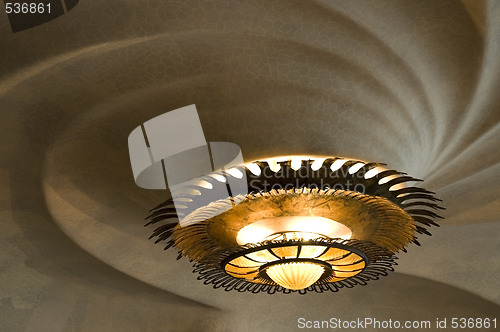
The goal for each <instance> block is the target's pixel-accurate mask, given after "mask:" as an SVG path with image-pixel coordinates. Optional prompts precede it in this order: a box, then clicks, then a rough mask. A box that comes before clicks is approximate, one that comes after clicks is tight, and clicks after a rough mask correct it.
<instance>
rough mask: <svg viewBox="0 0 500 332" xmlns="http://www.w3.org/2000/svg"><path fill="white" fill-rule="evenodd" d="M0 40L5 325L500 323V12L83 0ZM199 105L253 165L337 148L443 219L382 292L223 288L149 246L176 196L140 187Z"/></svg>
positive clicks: (233, 327)
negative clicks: (169, 134) (143, 156)
mask: <svg viewBox="0 0 500 332" xmlns="http://www.w3.org/2000/svg"><path fill="white" fill-rule="evenodd" d="M0 36H1V38H0V45H1V46H0V49H1V50H2V51H1V52H0V70H1V73H2V76H1V80H0V110H1V112H0V119H1V122H0V123H1V124H0V125H1V127H2V130H1V131H0V135H1V142H2V144H1V146H0V149H1V157H0V158H1V164H0V167H1V168H0V183H1V186H0V193H1V199H0V202H1V204H2V205H1V207H2V209H1V214H2V230H3V231H2V233H1V234H0V237H1V238H2V241H1V242H0V252H1V253H2V255H1V265H0V266H1V268H0V296H1V307H0V313H1V316H2V317H4V318H2V322H1V323H0V329H1V330H7V331H8V330H16V331H19V330H37V331H40V330H47V331H48V330H50V331H55V330H82V331H84V330H85V331H86V330H93V331H98V330H110V329H121V330H134V331H136V330H158V329H166V330H169V329H172V330H193V329H195V328H196V327H199V326H204V328H205V329H206V330H214V331H215V330H222V331H226V330H228V331H229V330H230V331H237V330H241V331H246V330H248V329H250V328H255V329H257V330H281V329H283V330H290V329H294V328H296V326H297V325H296V322H297V318H298V317H306V318H307V319H329V318H330V317H339V318H342V319H350V318H357V317H376V318H378V319H384V318H391V319H393V320H394V319H400V320H403V319H430V320H434V319H435V318H436V317H452V316H455V317H456V316H459V317H479V316H481V317H483V316H488V315H489V316H495V315H497V317H498V313H499V312H500V310H499V309H500V306H499V305H500V281H499V278H498V275H499V274H500V256H499V254H498V253H499V249H500V241H499V237H500V222H499V221H500V220H499V219H498V215H499V213H498V212H499V211H500V207H499V203H500V198H499V195H498V192H499V191H500V176H499V175H500V164H499V161H500V152H499V151H500V144H499V142H500V124H499V120H500V111H499V109H500V93H499V91H500V89H499V88H500V87H499V83H500V82H499V81H500V42H499V41H500V4H499V3H498V2H495V1H310V2H309V1H307V2H306V1H227V0H225V1H205V2H204V1H201V2H196V4H193V3H191V2H186V1H159V0H148V1H117V0H107V1H81V2H80V4H79V5H78V6H77V7H76V8H75V9H73V10H72V11H71V12H69V13H68V14H66V15H64V16H62V17H60V18H58V19H56V20H54V21H51V22H49V23H47V24H44V25H41V26H38V27H36V28H33V29H29V30H26V31H22V32H19V33H16V34H13V33H12V32H11V31H10V28H9V26H8V21H7V18H6V17H5V16H2V15H0ZM189 104H196V105H197V107H198V111H199V114H200V119H201V122H202V125H203V128H204V131H205V136H206V138H207V141H229V142H235V143H237V144H238V145H239V146H240V147H241V148H242V152H243V155H244V157H245V159H246V160H254V159H258V158H263V157H269V156H273V155H284V154H299V155H304V154H314V155H338V156H345V157H350V158H356V159H362V160H369V161H380V162H385V163H387V164H388V166H389V167H390V168H393V169H398V170H402V171H405V172H407V173H408V174H411V175H412V176H416V177H419V178H422V179H425V182H424V187H425V188H427V189H430V190H433V191H436V192H437V194H438V196H439V197H441V198H442V199H443V200H444V203H443V204H444V205H445V206H446V207H447V211H446V212H445V213H444V216H445V217H446V219H445V221H444V222H443V226H442V227H441V228H439V229H433V233H434V236H433V237H432V238H428V239H423V241H422V242H423V246H422V247H421V248H416V247H411V248H410V250H409V253H408V254H406V255H402V256H401V258H400V260H399V266H398V267H397V272H395V273H392V275H390V276H389V277H386V278H384V279H383V280H380V281H376V282H373V283H371V284H370V285H368V286H366V287H360V288H356V289H352V290H344V291H341V292H339V293H332V294H326V295H325V294H310V295H307V296H299V295H288V296H287V295H274V296H268V295H263V296H260V295H253V294H239V293H236V294H234V293H225V292H223V291H221V290H214V289H212V288H211V287H208V286H205V285H203V284H202V283H200V282H198V281H197V280H196V277H195V275H193V274H192V273H191V265H190V264H189V263H188V262H186V261H175V259H174V257H175V255H176V254H175V253H173V252H164V251H163V250H162V248H161V247H160V246H155V245H153V243H152V242H151V241H148V240H147V238H148V236H149V232H150V229H144V228H143V227H142V224H143V219H144V217H145V213H146V212H147V210H149V209H150V208H151V207H153V206H154V205H155V204H157V203H159V202H160V201H162V200H164V199H165V198H166V197H167V196H168V193H167V192H164V191H148V190H144V189H140V188H138V187H137V186H135V184H134V181H133V178H132V174H131V170H130V166H129V159H128V151H127V145H126V142H127V136H128V134H129V133H130V131H131V130H132V129H133V128H135V127H136V126H137V125H139V124H140V123H143V122H144V121H146V120H148V119H150V118H152V117H154V116H156V115H159V114H162V113H164V112H166V111H169V110H172V109H175V108H178V107H182V106H185V105H189ZM285 306H286V310H284V309H283V308H284V307H285ZM401 308H406V309H405V310H404V311H402V310H401Z"/></svg>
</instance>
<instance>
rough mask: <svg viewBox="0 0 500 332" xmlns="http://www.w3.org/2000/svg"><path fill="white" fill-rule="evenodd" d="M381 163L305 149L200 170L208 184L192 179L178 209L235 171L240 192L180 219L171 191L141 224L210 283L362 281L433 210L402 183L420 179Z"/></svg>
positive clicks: (384, 265) (331, 284)
mask: <svg viewBox="0 0 500 332" xmlns="http://www.w3.org/2000/svg"><path fill="white" fill-rule="evenodd" d="M297 159H298V160H299V162H298V163H297V161H296V160H297ZM318 165H319V167H318ZM383 166H384V165H383V164H379V163H365V162H362V161H359V160H346V159H341V158H312V157H299V158H297V157H289V158H276V159H269V160H266V161H257V162H253V163H250V164H245V165H240V166H237V167H233V168H231V169H230V170H227V171H218V172H214V173H212V174H208V175H207V176H205V177H203V181H204V182H207V183H209V184H211V186H207V185H201V184H200V185H192V187H191V189H193V192H192V193H186V194H183V195H182V197H183V198H185V202H184V204H185V208H186V209H188V207H189V205H192V206H194V207H197V206H199V205H200V204H199V202H203V201H204V199H203V197H204V196H205V195H210V191H211V190H213V189H212V188H213V187H214V186H215V185H216V184H217V182H230V181H231V180H232V179H234V178H235V177H238V176H239V175H241V174H244V175H246V178H247V183H248V194H246V195H237V196H234V197H230V199H229V200H228V199H220V200H217V201H215V202H211V203H209V204H206V205H203V204H201V205H200V206H199V207H197V208H196V209H191V210H193V212H191V213H189V214H188V215H186V216H184V217H183V220H182V222H181V223H179V222H178V219H177V218H178V216H179V215H178V212H179V211H178V209H177V210H176V208H175V205H174V201H173V199H170V200H167V201H166V202H164V203H162V204H160V205H159V206H158V207H156V208H155V209H153V210H152V211H151V212H152V213H151V214H150V215H149V216H148V219H149V222H148V225H150V224H155V225H159V227H156V229H155V230H154V232H153V235H152V237H154V238H156V242H157V243H158V242H166V243H167V246H166V247H167V248H169V247H171V246H174V247H175V248H177V250H178V251H179V257H178V258H180V257H182V256H186V257H187V258H189V259H190V260H191V261H194V262H195V272H197V273H199V274H200V276H199V277H198V279H202V280H204V282H205V284H213V285H214V287H215V288H224V289H226V290H238V291H251V292H254V293H255V292H268V293H274V292H280V291H281V292H285V293H289V292H292V291H299V292H300V293H305V292H307V291H316V292H323V291H337V290H338V289H340V288H342V287H352V286H354V285H358V284H361V285H364V284H366V282H367V281H369V280H373V279H378V278H379V277H380V276H383V275H387V272H388V271H393V265H395V259H396V257H395V254H396V253H397V252H399V251H406V250H405V247H406V246H407V245H408V244H409V243H411V242H413V243H416V244H419V243H418V241H417V236H416V234H417V233H420V234H429V235H430V233H429V232H428V231H427V229H426V228H427V227H428V226H430V225H435V226H438V225H437V223H436V222H435V221H434V219H435V218H440V216H438V215H437V214H436V213H435V212H434V211H432V210H435V209H440V208H441V207H439V206H438V205H437V204H436V203H435V201H438V199H437V198H436V197H434V195H433V193H432V192H429V191H427V190H425V189H422V188H418V187H414V186H406V185H405V183H407V182H414V181H418V180H416V179H414V178H411V177H409V176H406V175H404V173H401V172H397V171H394V170H387V169H384V168H382V167H383ZM235 201H238V202H239V203H238V204H237V205H235V204H234V203H235ZM180 213H182V212H180Z"/></svg>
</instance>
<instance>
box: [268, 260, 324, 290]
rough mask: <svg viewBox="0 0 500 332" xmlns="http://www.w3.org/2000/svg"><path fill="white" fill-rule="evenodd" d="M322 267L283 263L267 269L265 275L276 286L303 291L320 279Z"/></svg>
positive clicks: (312, 264) (305, 263)
mask: <svg viewBox="0 0 500 332" xmlns="http://www.w3.org/2000/svg"><path fill="white" fill-rule="evenodd" d="M324 271H325V269H324V267H323V266H321V265H319V264H314V263H308V262H295V263H283V264H277V265H273V266H271V267H269V268H267V270H266V273H267V275H268V276H269V277H270V278H271V279H272V280H273V281H274V282H275V283H277V284H278V285H280V286H282V287H285V288H288V289H292V290H299V289H304V288H307V287H309V286H311V285H312V284H314V283H315V282H316V281H318V280H319V278H321V276H322V275H323V273H324Z"/></svg>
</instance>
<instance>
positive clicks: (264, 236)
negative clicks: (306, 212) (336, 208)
mask: <svg viewBox="0 0 500 332" xmlns="http://www.w3.org/2000/svg"><path fill="white" fill-rule="evenodd" d="M351 236H352V232H351V230H350V229H349V228H348V227H346V226H344V225H342V224H341V223H339V222H336V221H334V220H331V219H328V218H324V217H315V216H286V217H276V218H267V219H261V220H259V221H256V222H254V223H252V224H250V225H248V226H245V227H243V228H242V229H241V230H240V231H239V232H238V236H237V237H236V242H238V244H240V245H243V244H247V243H259V242H262V241H265V240H283V239H288V240H290V239H293V240H299V239H301V240H304V241H307V240H312V239H316V238H318V237H325V238H341V239H345V240H348V239H350V238H351Z"/></svg>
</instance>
